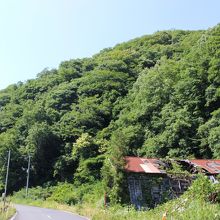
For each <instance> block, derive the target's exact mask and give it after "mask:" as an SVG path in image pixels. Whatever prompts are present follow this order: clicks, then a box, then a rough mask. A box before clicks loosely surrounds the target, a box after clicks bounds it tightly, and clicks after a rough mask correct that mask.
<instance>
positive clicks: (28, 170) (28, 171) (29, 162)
mask: <svg viewBox="0 0 220 220" xmlns="http://www.w3.org/2000/svg"><path fill="white" fill-rule="evenodd" d="M30 164H31V156H30V155H28V169H27V184H26V197H27V196H28V185H29V177H30Z"/></svg>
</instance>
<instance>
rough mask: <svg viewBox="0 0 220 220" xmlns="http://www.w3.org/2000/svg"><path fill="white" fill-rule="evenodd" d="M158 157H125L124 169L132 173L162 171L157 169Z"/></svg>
mask: <svg viewBox="0 0 220 220" xmlns="http://www.w3.org/2000/svg"><path fill="white" fill-rule="evenodd" d="M157 161H158V159H149V158H141V157H125V162H126V166H125V170H126V171H127V172H134V173H164V172H163V171H162V170H160V169H159V166H158V164H157Z"/></svg>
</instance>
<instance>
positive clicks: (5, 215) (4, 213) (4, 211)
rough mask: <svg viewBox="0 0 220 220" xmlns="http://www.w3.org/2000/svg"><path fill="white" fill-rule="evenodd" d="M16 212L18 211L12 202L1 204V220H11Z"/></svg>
mask: <svg viewBox="0 0 220 220" xmlns="http://www.w3.org/2000/svg"><path fill="white" fill-rule="evenodd" d="M15 212H16V210H15V208H14V206H13V205H12V203H11V202H8V201H6V202H5V203H3V202H2V201H1V202H0V220H9V219H10V218H11V217H12V216H13V215H14V214H15Z"/></svg>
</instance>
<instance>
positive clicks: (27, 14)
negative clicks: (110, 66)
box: [0, 0, 220, 89]
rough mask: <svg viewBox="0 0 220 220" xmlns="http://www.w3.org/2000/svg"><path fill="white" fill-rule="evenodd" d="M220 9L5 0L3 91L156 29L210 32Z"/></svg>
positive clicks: (196, 2)
mask: <svg viewBox="0 0 220 220" xmlns="http://www.w3.org/2000/svg"><path fill="white" fill-rule="evenodd" d="M219 9H220V1H219V0H1V1H0V76H1V78H0V89H3V88H5V87H6V86H8V85H9V84H12V83H16V82H18V81H25V80H27V79H31V78H35V76H36V75H37V73H39V72H41V71H42V70H43V69H44V68H46V67H48V68H57V67H58V66H59V63H60V62H61V61H64V60H69V59H72V58H82V57H89V56H92V55H93V54H95V53H98V52H99V51H100V50H101V49H103V48H106V47H112V46H114V45H115V44H117V43H120V42H124V41H127V40H130V39H132V38H135V37H140V36H142V35H145V34H151V33H153V32H155V31H158V30H167V29H187V30H197V29H207V28H209V27H212V26H214V25H216V24H217V23H219V22H220V13H219Z"/></svg>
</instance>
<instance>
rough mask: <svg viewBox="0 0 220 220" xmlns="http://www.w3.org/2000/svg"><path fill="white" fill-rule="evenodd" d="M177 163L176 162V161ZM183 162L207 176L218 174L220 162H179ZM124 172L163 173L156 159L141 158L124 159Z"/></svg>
mask: <svg viewBox="0 0 220 220" xmlns="http://www.w3.org/2000/svg"><path fill="white" fill-rule="evenodd" d="M176 161H178V160H176ZM179 161H185V162H186V163H189V164H192V165H193V166H195V167H200V168H202V169H204V170H205V171H207V173H209V174H219V173H220V160H203V159H194V160H179ZM125 162H126V165H125V170H126V171H127V172H134V173H157V174H162V173H165V171H164V170H162V169H161V168H160V167H162V166H160V165H161V164H162V163H163V162H162V161H160V160H159V159H156V158H153V159H152V158H141V157H125Z"/></svg>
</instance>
